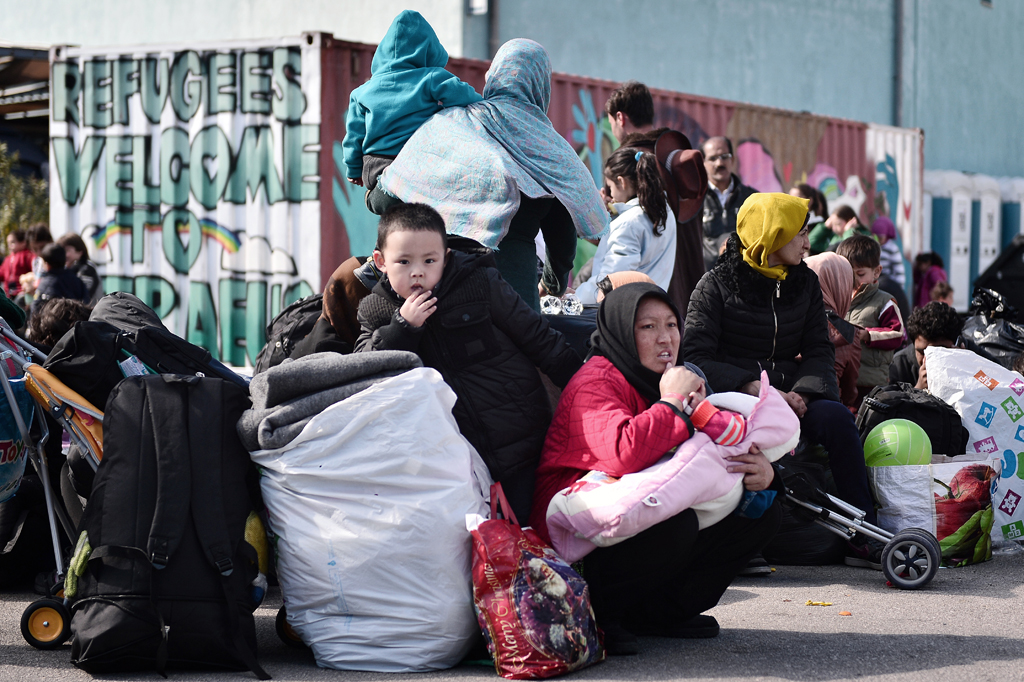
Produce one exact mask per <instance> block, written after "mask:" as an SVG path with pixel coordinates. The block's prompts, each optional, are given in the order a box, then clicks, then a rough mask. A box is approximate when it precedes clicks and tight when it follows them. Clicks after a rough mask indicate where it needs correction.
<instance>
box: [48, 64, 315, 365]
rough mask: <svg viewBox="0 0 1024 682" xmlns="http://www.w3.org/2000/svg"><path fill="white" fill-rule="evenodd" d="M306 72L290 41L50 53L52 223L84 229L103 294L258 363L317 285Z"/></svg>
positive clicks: (230, 357)
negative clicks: (274, 322) (282, 323)
mask: <svg viewBox="0 0 1024 682" xmlns="http://www.w3.org/2000/svg"><path fill="white" fill-rule="evenodd" d="M57 54H59V52H58V53H57ZM316 68H317V63H316V61H315V60H311V59H305V60H304V58H303V51H302V49H300V48H299V47H298V46H291V45H282V46H278V47H273V48H263V47H254V48H252V49H234V50H230V51H209V52H199V51H195V50H185V51H179V52H169V53H158V54H139V55H134V54H133V55H123V54H122V55H82V56H80V57H78V58H71V59H67V60H65V61H54V63H53V64H52V98H53V115H52V119H51V161H52V165H53V167H54V169H55V175H56V179H57V182H55V183H52V185H51V227H52V229H53V232H54V233H55V235H59V234H62V233H64V232H78V233H81V234H82V235H83V236H84V237H85V238H86V239H87V244H89V245H90V247H91V255H92V257H93V259H94V260H95V261H96V262H97V264H98V265H99V266H100V272H101V274H102V275H103V277H104V288H105V290H106V291H107V292H112V291H129V292H132V293H134V294H136V295H137V296H139V297H140V298H142V299H143V300H144V301H145V302H146V303H147V304H149V305H150V306H151V307H153V308H154V310H156V312H157V313H158V314H159V315H160V317H161V318H163V319H164V321H165V323H166V324H168V327H169V328H171V329H172V330H173V331H175V332H176V333H178V334H180V335H181V336H183V337H185V338H187V339H188V340H189V341H191V342H193V343H196V344H198V345H201V346H203V347H205V348H207V349H209V350H210V351H211V352H212V353H213V354H214V356H215V357H218V358H220V359H222V360H224V361H225V362H228V363H230V364H235V365H244V364H246V361H247V360H248V361H249V362H252V361H253V359H254V358H255V355H256V353H257V352H258V351H259V349H260V348H261V347H262V346H263V343H264V335H265V327H266V323H267V320H268V319H270V318H272V317H273V316H274V315H275V314H276V313H277V312H278V311H279V310H280V309H281V308H283V307H284V306H287V305H288V304H289V303H291V302H292V301H294V300H297V299H298V298H301V297H302V296H304V295H308V294H309V293H312V288H311V286H310V284H309V282H318V281H319V264H318V261H317V259H316V256H317V253H316V251H317V244H318V241H319V201H318V198H319V177H318V173H319V168H318V166H319V143H320V126H319V120H318V116H319V113H318V111H317V110H318V104H317V98H318V96H319V93H318V92H314V91H311V86H310V83H311V80H312V77H313V76H315V75H316V74H315V73H311V71H313V72H315V70H316ZM311 100H312V101H313V102H314V106H312V107H310V106H309V104H310V101H311Z"/></svg>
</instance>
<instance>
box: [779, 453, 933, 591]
mask: <svg viewBox="0 0 1024 682" xmlns="http://www.w3.org/2000/svg"><path fill="white" fill-rule="evenodd" d="M773 466H774V467H775V470H776V473H777V474H778V475H780V476H781V477H782V484H783V487H784V488H785V492H786V494H785V497H784V498H783V504H785V505H786V506H787V507H788V508H789V509H790V511H792V512H794V513H795V514H797V515H799V516H801V517H803V518H804V519H806V520H808V521H814V523H817V524H818V525H820V526H823V527H825V528H827V529H829V530H830V531H832V532H833V533H836V534H837V535H840V536H842V537H844V538H846V539H847V540H850V539H852V538H853V537H854V536H855V535H856V534H857V533H861V534H862V535H865V536H867V537H869V538H872V539H874V540H878V541H879V542H882V543H885V549H884V550H883V551H882V573H883V574H884V575H885V578H886V580H888V581H889V582H890V583H891V584H892V585H893V586H894V587H898V588H899V589H901V590H916V589H918V588H921V587H924V586H925V585H927V584H928V583H929V582H931V580H932V578H934V577H935V573H936V572H937V571H938V570H939V562H940V561H941V559H942V551H941V549H940V548H939V541H938V540H937V539H936V538H935V536H934V535H932V534H931V533H930V532H928V531H926V530H924V529H922V528H907V529H904V530H901V531H900V532H898V533H895V534H893V533H890V532H889V531H887V530H885V529H883V528H879V527H878V526H874V525H872V524H870V523H867V522H866V521H864V516H865V512H864V511H862V510H860V509H858V508H856V507H854V506H853V505H851V504H847V503H846V502H844V501H842V500H840V499H839V498H838V497H835V496H833V495H829V494H828V493H826V492H824V491H822V490H821V489H820V488H819V487H818V486H817V485H816V484H815V483H814V482H813V481H812V480H811V479H810V478H809V477H808V476H807V475H806V474H804V473H801V472H797V471H795V470H793V469H788V468H787V467H785V466H784V465H782V464H780V463H779V462H775V463H774V465H773Z"/></svg>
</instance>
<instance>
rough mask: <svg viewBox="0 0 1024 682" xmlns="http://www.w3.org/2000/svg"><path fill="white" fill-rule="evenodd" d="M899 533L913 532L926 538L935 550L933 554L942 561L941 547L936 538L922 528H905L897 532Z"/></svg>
mask: <svg viewBox="0 0 1024 682" xmlns="http://www.w3.org/2000/svg"><path fill="white" fill-rule="evenodd" d="M899 534H900V535H908V534H915V535H917V536H918V537H920V538H921V539H923V540H927V541H928V542H929V543H931V546H932V549H934V550H935V556H937V557H939V561H940V563H941V561H942V548H941V547H940V546H939V541H938V539H937V538H936V537H935V536H934V535H932V534H931V533H929V532H928V531H926V530H925V529H924V528H907V529H904V530H901V531H900V532H899Z"/></svg>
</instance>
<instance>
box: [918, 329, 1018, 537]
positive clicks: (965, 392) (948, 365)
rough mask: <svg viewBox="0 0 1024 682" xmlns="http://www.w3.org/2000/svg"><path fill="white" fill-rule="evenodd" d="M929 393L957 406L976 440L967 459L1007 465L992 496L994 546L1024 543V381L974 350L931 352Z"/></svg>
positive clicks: (927, 360)
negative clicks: (983, 457) (981, 458)
mask: <svg viewBox="0 0 1024 682" xmlns="http://www.w3.org/2000/svg"><path fill="white" fill-rule="evenodd" d="M925 366H926V367H927V369H928V390H929V391H930V392H931V393H932V394H933V395H936V396H938V397H939V398H941V399H942V400H945V401H946V402H947V403H949V404H950V405H952V406H953V407H954V408H955V409H956V411H957V412H958V413H959V414H960V419H961V420H962V421H963V423H964V426H965V427H966V428H967V431H968V433H970V435H971V437H970V439H968V442H967V454H987V455H990V456H991V457H993V458H994V459H1001V460H1002V467H1001V471H1002V473H1001V474H1000V477H999V479H998V484H997V485H996V486H994V488H993V491H992V507H993V512H994V523H993V525H992V542H993V544H994V545H996V546H998V545H1000V544H1001V543H1005V542H1007V541H1015V542H1018V543H1020V542H1024V504H1020V502H1021V500H1022V499H1024V376H1021V375H1020V374H1018V373H1016V372H1013V371H1011V370H1008V369H1006V368H1005V367H1003V366H1002V365H998V364H996V363H994V362H991V361H989V360H986V359H984V358H983V357H981V356H980V355H977V354H976V353H972V352H971V351H969V350H961V349H956V348H940V347H936V346H930V347H928V348H927V349H926V350H925Z"/></svg>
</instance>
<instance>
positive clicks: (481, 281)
mask: <svg viewBox="0 0 1024 682" xmlns="http://www.w3.org/2000/svg"><path fill="white" fill-rule="evenodd" d="M493 266H494V259H493V257H492V256H490V255H481V254H465V253H459V252H457V251H452V252H451V255H450V256H449V258H448V263H447V264H446V265H445V269H444V275H443V276H442V277H441V281H440V283H438V285H437V287H436V290H435V291H436V295H437V310H436V311H435V312H434V314H433V315H431V316H430V317H429V318H428V319H427V321H426V323H425V324H424V325H423V326H422V327H419V328H417V327H412V326H411V325H409V324H408V323H407V322H406V321H405V320H404V319H402V317H401V316H400V315H398V311H399V309H400V308H401V305H402V302H403V301H402V299H401V298H400V297H399V296H398V294H396V293H395V291H394V289H392V288H391V286H390V284H388V282H387V280H386V279H385V280H383V281H382V282H380V283H378V284H377V286H375V287H374V288H373V292H372V293H371V294H370V295H369V296H367V297H366V298H364V299H363V300H362V302H361V303H360V304H359V324H360V326H361V327H362V333H361V334H360V336H359V339H358V341H356V351H357V352H358V351H368V350H406V351H411V352H413V353H416V354H418V355H419V356H420V358H421V359H422V360H423V364H424V365H426V366H428V367H433V368H434V369H436V370H438V371H439V372H440V373H441V376H442V377H444V380H445V382H447V384H448V385H449V386H451V387H452V389H453V390H454V391H455V394H456V395H457V396H458V401H457V402H456V403H455V407H454V409H453V410H452V413H453V414H454V416H455V421H456V422H458V424H459V429H460V430H461V431H462V435H464V436H465V437H466V439H467V440H469V442H470V443H472V444H473V447H475V448H476V449H477V451H478V452H479V453H480V456H481V457H483V459H484V462H486V463H487V467H488V469H490V472H491V476H493V477H494V479H495V480H496V481H499V480H502V479H503V478H505V477H506V476H509V475H512V474H516V473H519V472H522V471H525V470H532V469H533V468H535V467H536V466H537V460H538V459H539V458H540V451H541V448H542V447H543V445H544V437H545V435H546V434H547V429H548V425H549V424H550V422H551V406H550V404H549V402H548V397H547V392H546V390H545V389H544V386H543V384H542V383H541V380H540V376H539V375H538V374H537V368H538V367H539V368H540V369H541V370H543V372H544V373H545V374H547V375H548V377H550V379H551V380H552V381H553V382H554V383H555V384H557V385H558V386H559V387H564V386H565V385H566V384H567V383H568V382H569V379H571V378H572V375H573V374H575V373H576V370H578V369H579V368H580V366H581V365H582V362H581V361H580V357H579V355H577V354H576V352H575V351H574V350H573V349H572V348H571V347H570V346H569V344H568V343H567V342H566V340H565V337H563V336H562V334H561V333H559V332H557V331H555V330H554V329H552V328H551V327H550V326H548V323H547V322H546V321H545V320H544V319H543V318H542V317H541V316H540V314H538V313H536V312H534V311H533V310H532V309H531V308H530V307H529V306H528V305H526V303H525V302H524V301H523V299H522V298H520V297H519V295H518V294H516V293H515V291H513V290H512V287H511V286H509V285H508V283H506V282H505V280H503V279H502V278H501V275H500V274H498V271H497V270H495V269H494V267H493ZM413 399H415V397H414V396H410V400H413Z"/></svg>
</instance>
